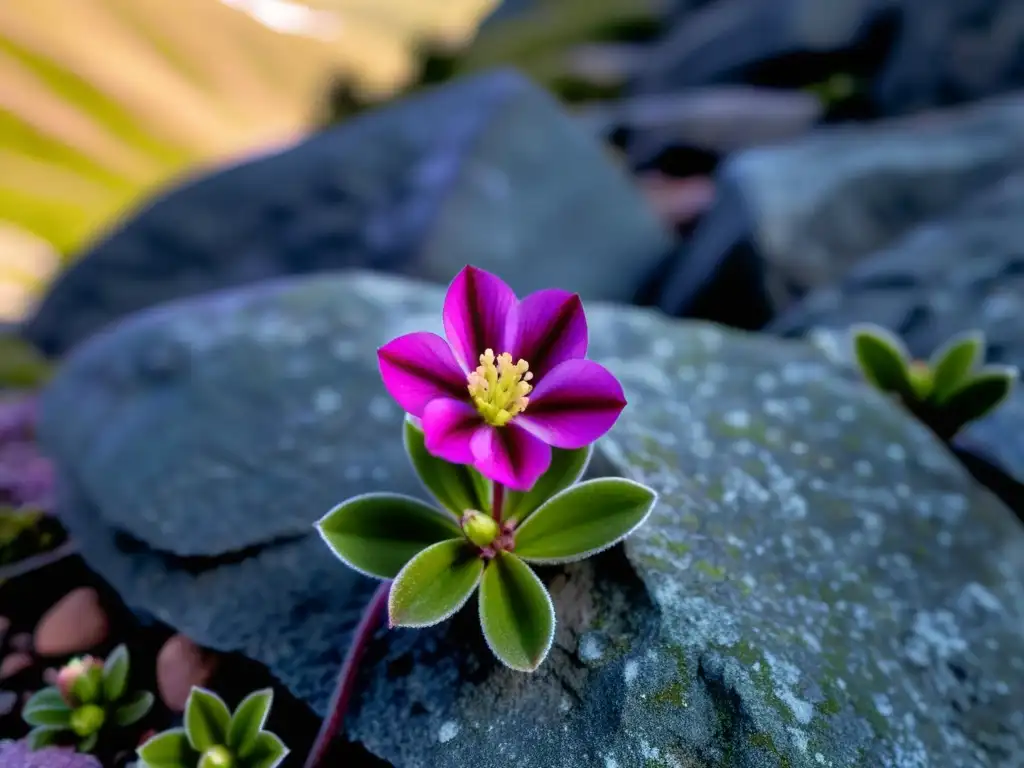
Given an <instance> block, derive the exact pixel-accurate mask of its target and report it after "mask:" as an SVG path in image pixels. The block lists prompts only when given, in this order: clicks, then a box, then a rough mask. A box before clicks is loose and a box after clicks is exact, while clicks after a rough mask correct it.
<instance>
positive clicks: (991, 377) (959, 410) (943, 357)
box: [852, 324, 1018, 440]
mask: <svg viewBox="0 0 1024 768" xmlns="http://www.w3.org/2000/svg"><path fill="white" fill-rule="evenodd" d="M852 339H853V350H854V354H855V356H856V359H857V363H858V365H859V367H860V370H861V372H862V374H863V375H864V377H865V378H866V379H867V380H868V382H869V383H870V384H872V385H873V386H875V387H876V388H878V389H880V390H882V391H883V392H887V393H890V394H893V395H895V396H896V397H898V398H899V399H900V401H901V402H902V403H903V405H904V406H905V407H906V408H907V409H908V410H909V411H910V412H911V413H913V414H914V415H915V416H917V418H919V419H920V420H921V421H923V422H924V423H925V424H927V425H928V426H929V427H931V429H932V430H933V431H934V432H935V433H936V434H937V435H938V436H939V437H941V438H942V439H944V440H949V439H951V438H952V437H953V436H954V435H956V434H957V433H958V432H959V431H960V430H961V429H963V427H964V426H966V425H967V424H968V423H970V422H972V421H975V420H977V419H980V418H981V417H983V416H985V415H987V414H989V413H991V412H992V411H993V410H995V408H996V407H998V406H999V405H1000V404H1001V403H1002V402H1003V401H1004V400H1006V398H1007V397H1008V396H1009V395H1010V393H1011V392H1012V391H1013V386H1014V384H1015V383H1016V381H1017V376H1018V371H1017V369H1016V368H1015V367H1013V366H1007V365H982V363H983V361H984V355H985V337H984V335H983V334H982V333H981V332H980V331H972V332H969V333H964V334H960V335H958V336H955V337H953V338H952V339H950V340H949V341H948V342H947V343H946V344H944V345H943V346H942V347H941V348H940V349H938V350H937V351H936V352H935V353H934V354H933V355H932V357H931V359H930V360H928V361H927V362H925V361H923V360H914V359H912V358H911V356H910V353H909V352H908V351H907V349H906V347H905V346H904V344H903V342H902V341H900V339H899V338H898V337H896V336H895V335H894V334H892V333H890V332H889V331H888V330H886V329H885V328H882V327H880V326H877V325H871V324H863V325H858V326H855V327H854V328H853V329H852Z"/></svg>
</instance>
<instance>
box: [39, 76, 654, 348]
mask: <svg viewBox="0 0 1024 768" xmlns="http://www.w3.org/2000/svg"><path fill="white" fill-rule="evenodd" d="M670 246H671V242H670V239H669V235H668V233H667V232H666V231H664V229H663V227H662V225H661V224H660V222H659V221H658V220H657V218H656V216H655V214H654V212H653V211H652V210H650V208H649V206H648V204H647V201H646V200H645V199H644V198H643V196H642V195H641V194H640V192H639V191H638V190H637V189H636V188H635V186H634V184H633V182H632V181H631V180H630V179H629V178H628V177H627V176H626V174H625V172H624V171H622V170H621V169H619V168H618V167H616V166H615V164H614V163H612V162H610V161H609V159H608V156H607V153H606V152H605V150H604V147H603V146H602V145H601V144H600V143H599V142H598V141H596V140H595V139H594V138H593V137H591V136H589V135H587V132H586V130H585V129H583V128H582V127H580V126H578V125H576V123H575V121H573V120H572V119H571V118H570V117H569V116H567V115H566V113H565V112H564V111H563V110H562V109H561V107H560V106H559V105H558V103H557V102H556V101H555V100H554V99H553V98H552V97H551V96H550V95H549V94H548V93H547V92H545V91H544V90H542V89H540V88H538V87H537V86H535V85H533V84H532V83H531V82H530V81H528V80H527V79H525V78H524V77H522V76H521V75H519V74H517V73H515V72H513V71H511V70H499V71H493V72H488V73H485V74H481V75H477V76H473V77H467V78H464V79H459V80H456V81H453V82H451V83H448V84H446V85H444V86H442V87H439V88H436V89H433V90H430V91H426V92H424V93H422V94H419V95H416V96H412V97H408V98H406V99H403V100H401V101H399V102H398V103H395V104H391V105H388V106H385V107H382V108H380V109H377V110H373V111H370V112H367V113H365V114H362V115H360V116H359V117H357V118H354V119H352V120H350V121H346V122H345V123H344V124H343V125H341V126H339V127H337V128H333V129H331V130H328V131H325V132H323V133H321V134H319V135H315V136H312V137H310V138H309V139H307V140H305V141H302V142H300V143H299V144H297V145H296V146H294V147H292V148H289V149H286V150H284V151H282V152H279V153H275V154H272V155H269V156H262V157H255V158H252V159H249V160H246V161H244V162H242V163H241V164H239V165H237V166H234V167H231V168H227V169H223V170H218V171H214V172H212V173H210V174H209V175H207V176H205V177H203V178H200V179H198V180H195V181H191V182H188V183H184V184H182V185H181V186H179V187H177V188H175V189H172V190H170V191H169V192H168V193H166V194H164V195H162V196H160V197H158V198H157V199H155V200H154V201H152V202H151V203H147V205H146V207H144V208H143V209H142V210H140V211H138V212H136V213H134V214H133V215H132V216H130V217H129V218H128V220H127V221H126V222H125V223H124V224H123V225H122V226H120V227H119V228H117V229H116V230H115V231H113V232H112V233H111V234H110V235H109V236H107V237H105V238H104V239H102V240H101V241H100V242H98V243H97V244H96V245H95V246H93V247H92V248H90V249H89V250H88V251H87V252H86V253H84V254H81V255H80V256H79V257H78V258H77V259H76V261H75V263H74V266H72V267H71V268H70V269H69V270H68V271H67V272H65V273H64V274H63V275H62V276H60V277H59V278H58V279H57V280H56V282H55V283H54V284H53V285H52V286H51V287H50V288H49V290H48V292H47V295H46V296H45V298H44V299H43V301H42V303H41V304H40V306H39V307H38V310H37V311H36V313H35V314H34V315H33V316H32V317H31V318H30V319H29V321H28V323H27V325H26V328H25V334H26V336H27V337H28V338H29V340H31V341H32V342H33V343H35V344H37V345H38V346H40V347H41V348H42V349H44V350H45V351H46V352H47V353H49V354H61V353H63V352H64V351H66V350H67V349H68V348H70V347H71V346H73V345H74V344H76V343H77V342H79V341H80V340H81V339H83V338H85V337H86V336H88V335H89V334H90V333H93V332H95V331H96V330H98V329H99V328H101V327H103V326H104V325H106V324H108V323H110V322H112V321H114V320H116V319H117V318H120V317H123V316H125V315H127V314H129V313H131V312H132V311H135V310H137V309H140V308H142V307H147V306H151V305H153V304H157V303H159V302H162V301H166V300H170V299H175V298H180V297H184V296H190V295H195V294H198V293H201V292H204V291H211V290H215V289H219V288H224V287H227V286H233V285H240V284H243V283H254V282H257V281H259V280H265V279H268V278H273V277H278V276H281V275H291V274H303V273H310V272H323V271H329V270H335V269H341V268H345V267H358V268H362V269H373V270H379V271H382V272H391V273H399V274H406V275H413V276H415V277H418V278H423V279H427V280H435V281H439V282H442V283H447V282H448V281H450V280H451V279H452V278H453V277H454V276H455V274H456V273H457V272H458V271H459V270H460V269H462V267H464V266H465V265H466V264H469V263H473V264H477V265H479V266H481V267H484V268H486V269H490V270H492V271H497V272H501V273H502V274H503V275H504V276H505V278H506V279H507V280H508V281H509V282H510V283H511V284H512V285H513V286H514V287H515V288H516V289H517V290H521V291H524V292H527V291H531V290H536V289H538V288H544V287H549V286H553V285H554V286H561V287H563V288H567V289H571V290H574V291H578V292H580V293H581V294H582V295H584V296H585V297H588V298H593V299H608V300H614V301H629V300H630V299H631V298H632V295H633V292H634V291H636V290H637V288H638V287H639V286H640V283H641V281H642V280H643V279H644V278H645V277H646V276H647V271H648V270H649V269H652V268H653V267H654V266H655V265H656V264H657V263H658V262H659V261H660V259H661V258H662V257H664V256H665V255H666V254H667V252H668V250H669V248H670ZM552 254H557V257H554V258H552V256H551V255H552Z"/></svg>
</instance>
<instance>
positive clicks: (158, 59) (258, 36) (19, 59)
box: [0, 0, 489, 317]
mask: <svg viewBox="0 0 1024 768" xmlns="http://www.w3.org/2000/svg"><path fill="white" fill-rule="evenodd" d="M311 2H312V3H313V4H314V5H316V6H318V7H319V8H322V9H327V10H332V11H336V12H337V18H338V24H337V34H336V35H334V36H333V37H332V36H322V37H320V36H299V35H293V34H283V33H280V32H276V31H274V30H272V29H270V28H269V27H267V26H265V25H264V24H262V23H260V22H259V21H257V20H256V19H255V18H253V17H252V16H250V15H249V14H247V13H245V12H243V11H241V10H238V9H236V8H234V7H230V6H229V5H226V4H224V3H223V2H221V1H220V0H174V2H167V0H73V2H68V0H2V2H0V84H2V86H0V234H2V236H0V316H4V317H9V316H10V315H11V314H12V313H14V312H16V311H20V310H22V309H23V308H24V307H25V306H26V305H27V303H28V301H29V300H30V299H29V297H28V295H27V294H29V293H31V291H32V290H34V289H35V287H36V286H38V284H39V283H40V281H41V280H44V279H45V278H46V276H48V275H49V274H50V272H51V271H52V264H51V259H50V256H42V255H40V254H43V253H47V254H52V253H53V251H54V250H55V251H56V252H57V253H59V254H63V255H70V254H73V253H74V252H76V251H77V250H78V249H79V248H81V247H82V246H83V244H84V243H86V242H87V241H88V240H89V239H91V238H93V237H95V236H96V234H97V233H99V232H101V231H102V230H103V229H104V228H105V227H106V226H108V225H109V224H110V222H111V221H112V220H114V219H115V218H116V217H117V216H118V215H119V214H121V213H122V212H124V211H125V210H126V209H128V208H130V207H132V206H133V205H135V204H136V203H137V201H138V200H139V198H140V197H141V196H144V195H145V194H147V193H148V192H150V191H151V190H152V189H154V188H155V187H157V186H159V185H161V184H163V183H165V182H166V181H167V180H168V179H169V178H172V177H174V176H176V175H178V174H180V173H181V172H182V171H184V170H185V169H188V168H191V167H194V166H197V165H204V164H209V163H215V162H217V161H219V160H222V159H224V158H227V157H234V156H238V155H242V154H245V153H246V152H249V151H254V150H259V149H260V148H263V147H270V146H274V145H278V144H281V143H283V142H286V141H288V140H289V139H291V138H294V137H297V136H300V135H302V133H303V132H305V131H306V130H307V126H308V125H309V123H310V121H311V119H312V118H313V117H314V116H315V115H316V114H317V105H318V102H319V100H320V98H321V94H322V93H323V92H324V89H325V87H326V85H327V84H328V82H329V80H330V79H331V78H332V77H333V76H336V75H338V74H339V73H349V74H350V75H351V77H352V78H353V79H354V80H355V82H356V84H357V85H358V87H360V88H361V89H362V90H364V91H366V92H368V93H371V94H378V95H381V96H383V95H385V94H387V93H388V92H389V91H391V90H393V89H394V88H395V87H396V85H398V84H400V83H401V82H402V81H403V80H405V79H407V78H408V77H410V76H411V75H412V74H413V72H414V71H415V62H414V60H413V58H412V55H411V50H410V44H411V43H412V42H413V41H414V40H415V39H417V38H418V37H419V36H422V35H430V36H438V35H442V36H448V37H453V36H454V37H458V36H460V35H461V36H465V35H466V34H468V33H469V32H470V31H471V30H472V29H473V28H474V26H475V24H476V23H477V19H478V18H479V17H480V16H481V15H482V14H483V13H484V12H486V8H487V6H488V5H489V3H488V2H487V0H451V1H448V2H444V3H436V4H435V3H430V2H422V1H421V0H311ZM13 233H17V234H13ZM33 260H36V261H39V262H40V263H39V264H38V265H37V266H34V267H28V268H26V266H25V265H26V264H27V263H29V262H31V261H33Z"/></svg>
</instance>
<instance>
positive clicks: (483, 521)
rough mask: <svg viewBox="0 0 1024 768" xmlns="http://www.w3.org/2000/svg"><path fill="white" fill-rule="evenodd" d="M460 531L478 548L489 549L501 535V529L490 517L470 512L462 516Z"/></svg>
mask: <svg viewBox="0 0 1024 768" xmlns="http://www.w3.org/2000/svg"><path fill="white" fill-rule="evenodd" d="M462 530H463V531H465V533H466V538H467V539H469V540H470V541H471V542H473V543H474V544H476V545H477V546H478V547H480V548H483V547H489V546H490V545H491V544H493V543H494V540H495V539H496V538H498V534H500V533H501V528H500V527H499V526H498V524H497V523H496V522H495V521H494V520H493V519H492V518H491V517H489V516H488V515H485V514H483V513H481V512H476V511H472V510H471V511H469V512H466V514H464V515H463V516H462Z"/></svg>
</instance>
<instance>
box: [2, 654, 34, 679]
mask: <svg viewBox="0 0 1024 768" xmlns="http://www.w3.org/2000/svg"><path fill="white" fill-rule="evenodd" d="M31 666H32V657H31V656H29V655H28V654H27V653H23V652H21V651H18V652H16V653H11V654H8V655H7V656H4V659H3V661H0V680H6V679H7V678H9V677H14V676H15V675H16V674H18V673H19V672H22V671H24V670H26V669H28V668H29V667H31Z"/></svg>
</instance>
